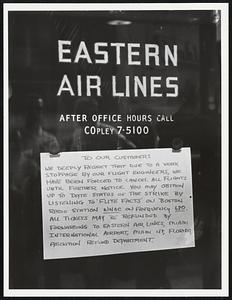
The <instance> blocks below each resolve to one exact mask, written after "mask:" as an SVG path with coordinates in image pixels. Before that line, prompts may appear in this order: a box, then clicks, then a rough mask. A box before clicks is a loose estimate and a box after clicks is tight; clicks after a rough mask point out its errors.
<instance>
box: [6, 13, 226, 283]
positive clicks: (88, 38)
mask: <svg viewBox="0 0 232 300" xmlns="http://www.w3.org/2000/svg"><path fill="white" fill-rule="evenodd" d="M115 19H116V20H129V21H131V22H132V23H131V25H128V26H126V25H124V26H122V25H121V26H112V25H109V24H108V22H109V21H111V20H115ZM219 31H220V15H219V14H218V12H216V11H139V12H134V11H133V12H130V11H120V12H119V11H105V12H91V11H88V12H10V13H9V73H10V77H9V80H10V85H11V90H12V96H11V98H10V100H9V101H10V129H11V130H14V129H19V130H20V129H22V128H23V127H24V117H25V105H26V99H27V97H28V95H30V94H37V95H39V96H40V97H42V98H43V99H44V104H45V108H44V110H45V115H44V120H43V121H44V127H45V128H46V130H47V131H49V132H51V133H52V134H54V135H55V136H56V137H57V139H58V141H59V143H60V145H61V150H63V151H68V150H69V149H68V145H69V143H70V139H71V137H72V134H73V130H74V126H75V124H72V123H63V124H61V123H59V122H58V117H57V116H59V114H60V113H64V114H65V113H74V112H73V111H74V105H75V100H77V99H76V97H70V96H67V97H66V96H61V97H57V96H56V93H57V90H58V87H59V84H60V81H61V78H62V76H63V74H64V73H66V72H68V74H70V78H75V75H76V74H82V75H85V74H96V75H99V76H101V77H102V78H103V81H104V84H105V87H106V88H105V89H104V93H103V96H102V97H101V99H98V103H99V106H100V109H101V112H102V113H112V112H118V113H122V112H123V113H129V112H136V111H138V109H141V110H142V111H146V112H147V113H165V114H173V116H174V119H175V122H173V123H168V122H166V123H160V124H158V125H157V130H158V133H159V136H160V145H159V146H160V147H171V146H172V141H173V139H174V138H175V137H180V138H181V139H182V141H183V146H187V147H191V150H192V169H193V191H194V210H195V216H197V217H198V219H200V220H201V221H202V222H203V229H202V233H201V235H200V238H199V240H198V241H197V243H196V247H195V248H192V249H180V250H169V251H163V252H162V253H160V252H159V254H158V255H157V254H154V255H153V256H152V255H150V256H146V257H145V256H142V255H139V254H138V260H139V261H140V263H139V264H138V266H137V271H138V273H139V272H144V270H145V266H148V265H149V264H150V265H152V268H153V269H154V274H155V275H154V274H153V273H152V270H151V272H150V273H149V272H148V273H149V274H148V275H147V276H149V279H148V278H146V276H145V275H144V281H147V282H149V287H150V288H156V287H158V288H160V287H162V283H159V279H158V277H159V276H158V275H157V270H161V269H162V264H161V265H160V264H159V263H157V261H160V260H161V261H162V262H163V260H165V261H166V262H165V263H164V264H163V268H164V269H165V271H166V275H165V276H166V277H167V278H168V279H169V281H170V288H220V286H221V277H220V272H221V270H220V257H221V254H220V247H221V243H220V233H221V226H220V222H221V219H220V216H221V211H220V208H221V198H220V194H221V174H220V168H221V143H220V139H221V135H220V132H221V111H220V105H221V103H220V101H221V99H220V58H221V56H220V47H221V44H220V32H219ZM58 39H65V40H72V43H73V44H74V49H75V44H76V45H78V43H79V42H80V41H81V40H84V41H85V42H86V44H87V45H88V42H89V44H92V43H93V42H96V41H105V42H114V41H122V42H140V43H141V44H142V43H159V44H173V43H175V44H177V45H178V67H177V69H176V68H174V67H169V68H168V71H166V70H165V69H163V70H160V69H159V71H157V72H158V73H160V74H161V75H162V76H165V74H166V73H167V74H177V75H178V77H179V85H180V88H181V92H180V96H179V97H178V99H176V100H170V99H169V100H166V99H162V100H154V99H143V98H142V99H133V98H131V99H129V100H128V99H115V98H112V96H111V92H110V90H109V89H108V88H107V86H108V85H107V82H108V80H109V78H110V77H111V75H112V74H117V75H118V76H120V75H123V74H124V75H131V76H133V75H147V76H149V75H150V76H151V75H152V74H153V73H154V72H155V74H156V70H153V69H152V68H150V67H146V66H143V67H142V66H141V67H140V68H135V67H130V66H125V65H124V66H120V69H119V68H116V67H115V65H113V64H107V65H103V66H102V65H94V64H93V65H88V64H67V65H66V64H59V63H58V57H57V40H58ZM88 49H89V48H88ZM99 66H100V67H99ZM10 201H11V199H10ZM12 214H13V212H12ZM28 230H29V228H28ZM24 235H25V236H26V235H27V228H26V229H25V232H24ZM115 257H116V256H112V261H113V263H112V265H111V267H112V272H111V270H107V271H105V269H104V268H103V270H102V271H101V272H100V271H99V268H98V267H99V262H97V263H96V266H95V267H94V264H95V262H94V261H93V262H91V259H90V263H89V261H87V260H85V259H83V260H82V261H81V260H80V259H70V260H68V262H67V260H60V261H59V262H58V261H57V260H54V261H53V262H48V263H47V265H46V266H45V267H44V270H45V269H46V270H45V271H44V272H42V273H41V275H40V278H39V279H38V280H35V281H34V282H33V283H31V284H30V283H29V281H28V282H27V274H25V280H24V283H23V284H21V283H19V282H17V280H16V281H14V280H13V279H12V280H11V278H12V277H10V284H11V287H12V288H15V287H16V288H22V287H24V288H31V287H35V288H36V287H37V288H46V287H48V288H52V287H54V288H78V287H86V286H87V284H88V282H90V281H91V280H93V281H94V278H95V277H96V276H100V277H101V278H102V282H103V281H104V282H105V277H110V276H111V277H112V279H115V278H116V279H117V280H118V281H117V280H116V279H115V280H114V281H113V283H112V282H111V283H109V284H108V286H106V287H115V286H114V285H116V288H117V287H120V284H121V285H122V284H123V283H122V282H127V283H125V288H130V287H132V288H134V287H137V286H136V285H135V286H134V283H133V282H132V281H133V278H134V276H133V275H134V274H132V272H128V269H130V268H132V263H131V264H128V265H126V266H125V267H124V268H123V266H122V269H120V270H116V269H117V266H116V265H118V260H117V259H116V258H115ZM117 257H118V256H117ZM121 257H122V256H121ZM124 257H127V256H126V255H124ZM131 257H132V255H130V256H129V258H128V260H130V259H131ZM160 257H161V258H160ZM136 260H137V257H136V255H135V256H134V257H132V261H133V262H134V261H136ZM114 261H115V262H117V263H114ZM77 262H78V263H77ZM85 262H86V266H87V265H88V266H89V267H88V268H89V271H87V273H88V272H89V273H93V274H95V277H94V275H93V278H89V277H88V275H86V277H84V278H87V279H83V278H80V276H79V273H81V272H78V271H77V270H78V269H81V270H83V268H85V267H83V265H85ZM31 263H32V265H33V261H32V262H31ZM75 263H77V266H76V267H75ZM45 264H46V263H45ZM103 264H104V262H103ZM120 264H121V265H122V264H124V261H123V260H120V259H119V265H120ZM58 266H59V267H58ZM71 266H72V267H71ZM90 266H92V267H90ZM16 268H17V263H16ZM18 268H19V267H18ZM28 268H29V269H32V268H33V266H30V265H29V266H28ZM88 268H87V270H88ZM94 268H95V269H94ZM113 269H114V270H113ZM115 270H116V271H115ZM35 272H36V271H35ZM54 273H56V280H51V278H52V277H53V278H54ZM121 273H124V274H126V275H124V276H121V275H120V274H121ZM158 273H159V272H158ZM81 274H82V273H81ZM96 274H99V275H96ZM109 274H111V275H109ZM11 275H12V274H10V276H11ZM152 276H154V281H150V278H151V277H152ZM22 277H23V274H22ZM85 281H87V283H86V282H85ZM102 282H101V281H100V283H99V287H101V285H100V284H102ZM115 282H116V283H115ZM155 282H156V283H155ZM87 287H88V286H87Z"/></svg>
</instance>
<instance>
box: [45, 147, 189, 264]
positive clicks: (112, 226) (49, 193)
mask: <svg viewBox="0 0 232 300" xmlns="http://www.w3.org/2000/svg"><path fill="white" fill-rule="evenodd" d="M41 182H42V210H43V211H42V214H43V243H44V259H55V258H68V257H82V256H95V255H106V254H116V253H128V252H137V251H151V250H160V249H173V248H185V247H194V246H195V240H194V221H193V202H192V175H191V153H190V148H182V149H181V151H180V152H173V151H172V149H145V150H113V151H88V152H63V153H60V154H59V155H58V156H51V155H50V154H49V153H41Z"/></svg>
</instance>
